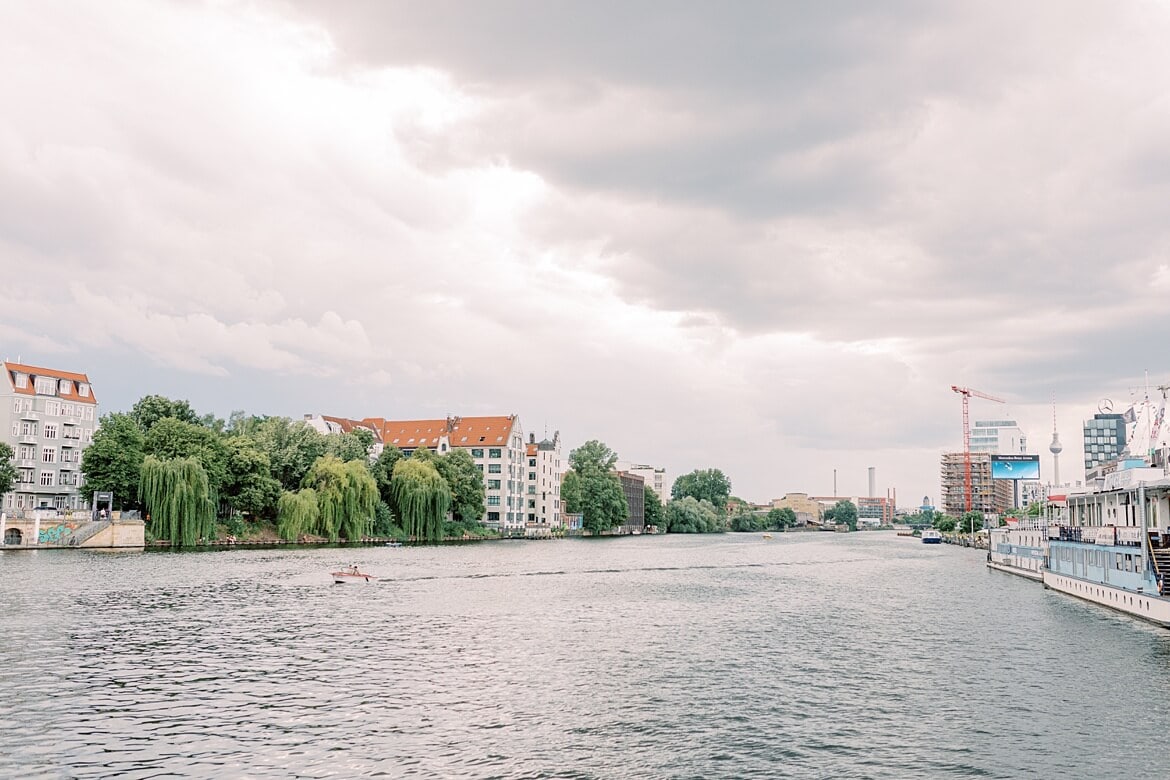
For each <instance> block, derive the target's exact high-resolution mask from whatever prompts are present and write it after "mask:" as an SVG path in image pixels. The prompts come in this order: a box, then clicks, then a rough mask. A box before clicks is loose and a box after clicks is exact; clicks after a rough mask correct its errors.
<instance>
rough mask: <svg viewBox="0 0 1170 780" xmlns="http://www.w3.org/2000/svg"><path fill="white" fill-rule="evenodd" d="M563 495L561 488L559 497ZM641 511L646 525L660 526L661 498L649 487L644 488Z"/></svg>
mask: <svg viewBox="0 0 1170 780" xmlns="http://www.w3.org/2000/svg"><path fill="white" fill-rule="evenodd" d="M564 497H565V491H564V488H561V498H562V499H563V498H564ZM642 511H643V513H644V514H645V517H646V525H653V526H658V527H661V526H662V500H661V499H660V498H658V494H657V493H655V492H654V491H653V490H651V489H650V488H646V494H645V495H644V496H643V497H642Z"/></svg>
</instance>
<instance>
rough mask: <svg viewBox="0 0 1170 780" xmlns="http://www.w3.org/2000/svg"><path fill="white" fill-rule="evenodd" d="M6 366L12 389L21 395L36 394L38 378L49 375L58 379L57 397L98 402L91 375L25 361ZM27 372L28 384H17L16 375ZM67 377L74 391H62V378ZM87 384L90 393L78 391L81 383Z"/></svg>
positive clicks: (65, 399)
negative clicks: (26, 363)
mask: <svg viewBox="0 0 1170 780" xmlns="http://www.w3.org/2000/svg"><path fill="white" fill-rule="evenodd" d="M4 366H5V368H7V369H8V382H9V384H11V385H12V391H13V392H14V393H19V394H21V395H36V394H37V391H36V378H37V377H47V378H49V379H54V380H56V381H57V392H56V393H55V394H54V395H55V396H56V397H57V398H60V399H62V400H64V401H75V402H77V403H83V404H96V403H97V396H95V395H94V394H93V386H92V385H90V384H89V377H88V376H86V375H85V374H75V373H73V372H72V371H60V370H58V369H55V368H41V367H39V366H26V365H24V364H23V363H5V364H4ZM17 374H27V375H28V377H29V380H28V385H27V386H26V387H17V386H16V375H17ZM62 379H65V380H68V381H70V382H72V384H71V385H70V389H71V391H72V392H68V393H62V392H61V380H62ZM82 384H85V385H88V386H89V395H85V396H83V395H81V394H80V393H79V392H78V391H79V390H80V385H82Z"/></svg>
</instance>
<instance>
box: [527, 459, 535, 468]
mask: <svg viewBox="0 0 1170 780" xmlns="http://www.w3.org/2000/svg"><path fill="white" fill-rule="evenodd" d="M528 468H530V469H531V468H536V458H529V459H528Z"/></svg>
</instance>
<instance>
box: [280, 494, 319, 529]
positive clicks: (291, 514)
mask: <svg viewBox="0 0 1170 780" xmlns="http://www.w3.org/2000/svg"><path fill="white" fill-rule="evenodd" d="M276 516H277V521H276V532H277V533H278V534H280V538H281V539H287V540H289V541H290V542H295V541H297V540H298V539H300V538H301V537H302V536H304V535H305V534H316V533H317V530H318V525H319V523H320V520H321V507H320V506H319V505H318V503H317V491H315V490H313V489H312V488H302V489H301V490H298V491H296V492H293V491H291V490H286V491H284V492H283V493H281V494H280V501H279V502H278V503H277V514H276Z"/></svg>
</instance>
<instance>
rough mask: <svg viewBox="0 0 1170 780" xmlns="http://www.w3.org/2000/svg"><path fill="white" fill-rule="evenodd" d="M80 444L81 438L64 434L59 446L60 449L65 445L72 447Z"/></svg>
mask: <svg viewBox="0 0 1170 780" xmlns="http://www.w3.org/2000/svg"><path fill="white" fill-rule="evenodd" d="M80 446H81V439H80V438H75V437H72V436H64V437H62V438H61V448H62V449H64V448H66V447H69V448H70V449H73V448H76V447H80Z"/></svg>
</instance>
